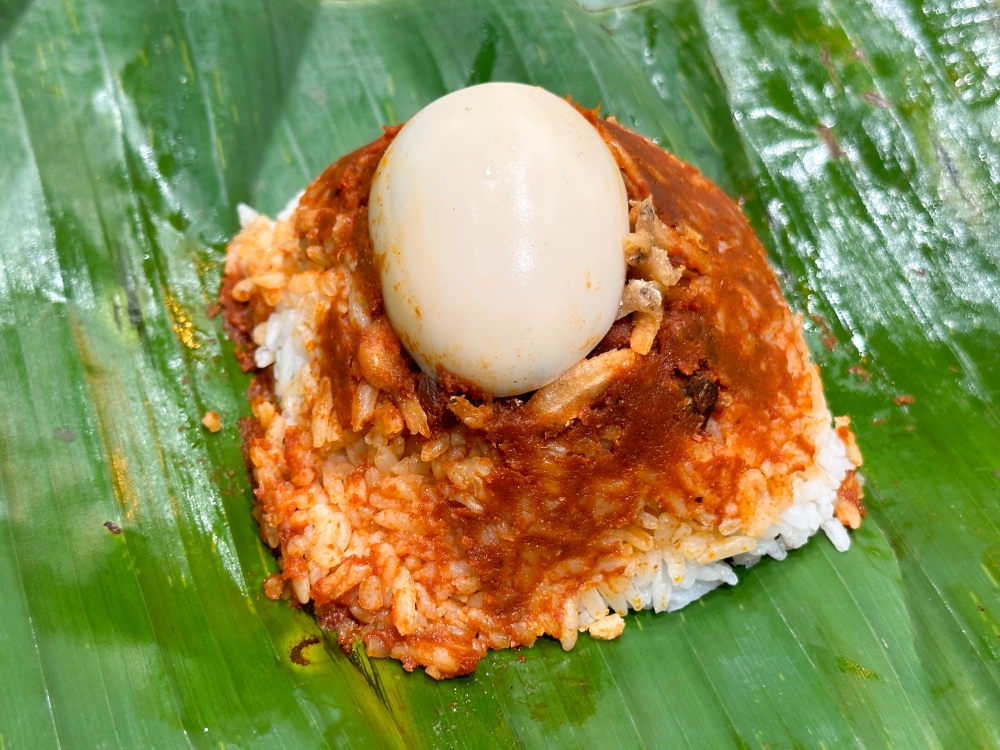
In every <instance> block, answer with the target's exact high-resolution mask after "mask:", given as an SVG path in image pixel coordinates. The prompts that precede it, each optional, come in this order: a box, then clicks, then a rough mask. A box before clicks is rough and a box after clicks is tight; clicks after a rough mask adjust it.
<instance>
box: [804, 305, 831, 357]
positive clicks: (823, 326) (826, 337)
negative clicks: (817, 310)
mask: <svg viewBox="0 0 1000 750" xmlns="http://www.w3.org/2000/svg"><path fill="white" fill-rule="evenodd" d="M809 317H810V318H811V319H812V321H813V322H814V323H815V324H816V325H818V326H819V340H820V343H821V344H823V348H824V349H826V350H827V351H831V352H832V351H833V350H834V349H836V348H837V337H836V336H835V335H834V334H833V331H831V330H830V325H829V323H827V322H826V319H825V318H824V317H823V316H822V315H818V314H813V315H810V316H809Z"/></svg>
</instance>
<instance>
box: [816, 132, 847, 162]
mask: <svg viewBox="0 0 1000 750" xmlns="http://www.w3.org/2000/svg"><path fill="white" fill-rule="evenodd" d="M816 132H817V133H818V134H819V139H820V140H821V141H823V144H824V145H825V146H826V149H827V151H829V152H830V158H831V159H839V158H840V157H842V156H843V155H844V152H843V151H841V150H840V146H839V145H838V144H837V139H836V138H835V137H834V135H833V131H832V130H830V128H828V127H827V126H826V125H817V126H816Z"/></svg>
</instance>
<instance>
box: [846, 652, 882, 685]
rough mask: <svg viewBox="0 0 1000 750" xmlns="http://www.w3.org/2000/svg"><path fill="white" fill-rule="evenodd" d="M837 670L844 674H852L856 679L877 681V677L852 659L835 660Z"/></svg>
mask: <svg viewBox="0 0 1000 750" xmlns="http://www.w3.org/2000/svg"><path fill="white" fill-rule="evenodd" d="M837 669H839V670H840V671H841V672H843V673H844V674H852V675H856V676H857V677H864V678H865V679H866V680H877V679H879V676H878V675H877V674H876V673H875V672H873V671H872V670H870V669H868V667H863V666H861V665H860V664H858V663H857V662H856V661H853V660H852V659H845V658H844V657H843V656H841V657H838V658H837Z"/></svg>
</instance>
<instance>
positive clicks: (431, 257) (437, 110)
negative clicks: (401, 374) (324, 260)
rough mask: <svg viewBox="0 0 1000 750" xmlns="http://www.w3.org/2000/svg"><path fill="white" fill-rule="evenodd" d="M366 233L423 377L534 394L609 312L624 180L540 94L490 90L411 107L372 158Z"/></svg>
mask: <svg viewBox="0 0 1000 750" xmlns="http://www.w3.org/2000/svg"><path fill="white" fill-rule="evenodd" d="M369 229H370V233H371V238H372V242H373V244H374V250H375V257H376V261H377V263H378V267H379V271H380V274H381V281H382V295H383V298H384V301H385V310H386V314H387V315H388V318H389V322H390V323H391V324H392V327H393V329H394V330H395V331H396V334H397V335H398V336H399V338H400V341H402V343H403V346H405V347H406V349H407V351H409V353H410V354H411V355H412V356H413V358H414V360H416V362H417V364H418V365H419V366H420V368H421V369H422V370H423V371H424V372H426V373H427V374H429V375H431V376H432V377H438V376H439V374H440V368H443V369H444V370H446V371H448V372H450V373H452V374H453V375H456V376H458V377H459V378H462V379H463V380H465V381H467V382H470V383H473V384H475V385H476V386H478V387H479V388H481V389H482V390H483V391H485V392H486V393H489V394H491V395H493V396H498V397H502V396H512V395H517V394H521V393H525V392H528V391H533V390H535V389H537V388H540V387H541V386H543V385H546V384H548V383H550V382H552V381H553V380H555V379H556V378H557V377H559V375H561V374H562V373H563V372H565V371H566V370H567V369H569V368H570V367H572V366H573V365H574V364H576V363H577V362H579V361H580V360H582V359H583V358H584V357H585V356H586V355H587V353H588V352H589V351H590V350H591V349H593V347H594V346H595V345H596V344H597V343H598V342H599V341H600V340H601V339H602V338H603V337H604V335H605V334H606V333H607V331H608V329H609V328H610V327H611V324H612V323H613V322H614V320H615V316H616V313H617V311H618V305H619V301H620V299H621V295H622V288H623V286H624V283H625V258H624V255H623V252H622V238H623V237H624V236H625V235H626V234H627V233H628V231H629V221H628V200H627V197H626V194H625V185H624V183H623V182H622V178H621V175H620V174H619V171H618V167H617V165H616V164H615V161H614V158H613V157H612V155H611V152H610V151H609V150H608V147H607V146H606V145H605V143H604V141H603V140H601V137H600V136H599V135H598V133H597V131H596V130H595V129H594V127H593V126H592V125H590V123H588V122H587V121H586V119H584V117H583V116H582V115H580V113H579V112H577V111H576V110H575V109H574V108H573V107H572V106H571V105H570V104H569V103H567V102H566V101H565V100H563V99H560V98H559V97H557V96H555V95H553V94H550V93H548V92H547V91H545V90H543V89H540V88H536V87H532V86H525V85H522V84H516V83H488V84H483V85H481V86H473V87H471V88H467V89H463V90H461V91H456V92H455V93H452V94H449V95H447V96H445V97H443V98H441V99H438V100H437V101H435V102H433V103H432V104H430V105H428V106H427V107H425V108H424V109H423V110H421V111H420V112H418V113H417V114H416V115H415V116H414V117H413V118H412V119H411V120H410V121H409V122H408V123H407V124H406V125H405V126H404V127H403V129H402V130H401V131H400V132H399V134H398V135H397V136H396V138H395V140H393V142H392V144H391V145H390V146H389V148H388V150H387V151H386V153H385V155H384V156H383V158H382V161H381V163H380V164H379V167H378V171H377V173H376V175H375V179H374V182H373V184H372V190H371V196H370V202H369Z"/></svg>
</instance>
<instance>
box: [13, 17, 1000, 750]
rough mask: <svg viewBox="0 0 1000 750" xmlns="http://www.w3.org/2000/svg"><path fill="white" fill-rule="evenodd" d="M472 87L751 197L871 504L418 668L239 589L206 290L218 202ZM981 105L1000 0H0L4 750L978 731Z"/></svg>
mask: <svg viewBox="0 0 1000 750" xmlns="http://www.w3.org/2000/svg"><path fill="white" fill-rule="evenodd" d="M487 80H513V81H523V82H528V83H533V84H538V85H541V86H544V87H546V88H548V89H549V90H551V91H553V92H555V93H557V94H559V95H568V96H571V97H572V98H573V99H574V100H575V101H577V102H580V103H581V104H584V105H586V106H596V105H598V104H600V105H601V107H602V112H604V113H613V114H615V115H616V116H617V117H618V119H619V120H620V121H621V122H623V123H624V124H626V125H627V126H629V127H632V128H634V129H636V130H638V131H640V132H642V133H643V134H645V135H647V136H649V137H651V138H653V139H655V140H656V141H657V142H659V143H660V144H662V145H663V146H665V147H667V148H669V149H670V150H672V151H673V152H675V153H676V154H678V155H679V156H681V157H682V158H684V159H686V160H688V161H691V162H692V163H694V164H695V165H696V166H698V167H699V168H700V169H701V170H702V171H703V172H704V173H705V174H707V175H708V176H709V177H711V178H712V179H713V180H715V181H716V182H717V183H718V184H720V185H721V186H722V187H723V189H724V190H726V191H727V192H728V193H729V194H730V195H731V196H733V197H734V198H738V199H740V200H741V201H742V202H743V205H744V211H745V212H746V214H747V216H748V217H749V218H750V220H751V222H752V223H753V225H754V227H755V229H756V230H757V232H758V234H759V235H760V237H761V238H762V241H763V242H764V244H765V245H766V246H767V247H768V250H769V252H770V253H771V258H772V261H773V262H774V264H775V266H776V268H777V269H778V272H779V276H780V279H781V282H782V285H783V288H784V291H785V293H786V295H787V297H788V299H789V301H790V303H791V304H792V307H793V309H795V310H797V311H800V312H802V313H803V314H804V316H805V320H806V324H807V335H808V338H809V343H810V346H811V348H812V351H813V354H814V356H815V358H816V359H817V361H818V362H819V363H820V365H821V369H822V373H823V379H824V382H825V384H826V388H827V394H828V398H829V401H830V404H831V407H832V409H833V411H834V413H837V414H845V413H846V414H850V415H851V416H852V417H853V418H854V424H855V427H856V431H857V434H858V439H859V442H860V445H861V447H862V450H863V451H864V454H865V459H866V463H865V466H864V475H865V478H866V480H867V486H866V487H867V489H866V492H867V504H868V510H869V515H868V518H867V520H866V521H865V523H864V525H863V526H862V527H861V529H860V530H859V531H857V532H855V533H854V535H853V539H854V544H853V546H852V548H851V550H850V551H849V552H847V553H846V554H838V553H837V552H835V551H834V550H833V548H832V547H831V545H830V544H829V543H828V542H827V541H826V540H825V539H820V538H817V539H815V540H814V541H813V542H812V543H811V544H809V545H808V546H807V547H805V548H803V549H802V550H800V551H796V552H794V553H792V554H791V555H790V556H789V559H788V560H786V561H785V562H782V563H775V562H774V561H764V562H761V563H760V564H758V565H757V566H755V567H753V568H751V569H749V570H745V571H744V570H742V569H739V571H738V572H739V575H740V578H741V581H740V583H739V585H738V586H736V587H733V588H728V587H726V588H724V589H720V590H717V591H715V592H713V593H712V594H710V595H709V596H707V597H706V598H704V599H702V600H700V601H698V602H696V603H695V604H693V605H691V606H689V607H688V608H686V609H684V610H682V611H681V612H678V613H674V614H669V615H653V614H650V613H648V612H647V613H641V614H639V615H636V616H630V617H629V618H628V626H627V628H626V630H625V633H624V634H623V635H622V637H621V638H620V639H618V640H617V641H613V642H609V643H598V642H595V641H593V640H590V639H589V638H588V637H583V638H581V639H580V642H579V643H578V645H577V647H576V649H575V650H574V651H573V652H571V653H564V652H563V651H562V650H561V649H560V648H559V646H558V644H557V643H555V642H553V641H550V640H543V641H541V642H539V643H538V644H537V645H536V646H535V647H534V648H532V649H528V650H523V651H519V652H510V651H508V652H503V653H496V654H491V655H490V656H489V657H488V658H486V659H485V660H484V661H483V663H482V664H481V665H480V667H479V669H478V671H477V672H476V673H475V674H474V675H472V676H470V677H466V678H460V679H454V680H450V681H445V682H434V681H433V680H431V679H430V678H428V677H427V676H426V675H424V674H422V673H413V674H407V673H405V672H404V671H403V670H402V668H401V667H400V666H399V665H398V664H397V663H395V662H389V661H385V660H369V659H368V658H367V657H366V656H365V654H364V652H363V650H355V652H354V653H353V654H352V655H350V656H347V655H345V654H344V653H343V652H342V651H341V650H340V648H339V646H338V645H337V644H336V642H335V639H333V638H331V637H330V636H329V635H328V634H326V633H324V632H323V631H321V630H320V629H319V628H318V627H317V625H316V623H315V621H314V620H313V619H312V618H311V617H310V616H309V615H307V614H306V613H304V612H302V611H297V610H293V609H291V608H290V607H288V606H287V604H286V603H283V602H278V603H276V602H271V601H269V600H267V599H266V598H265V597H263V595H262V593H263V592H262V588H261V581H262V579H263V578H265V577H266V576H267V575H269V574H270V573H271V572H273V571H274V570H275V569H276V565H275V560H274V558H273V556H272V555H271V554H270V552H269V551H268V549H267V548H266V546H265V545H264V544H263V543H262V542H261V540H260V538H259V536H258V534H257V528H256V524H255V522H254V520H253V518H252V516H251V512H250V510H251V500H252V498H251V495H250V489H249V486H248V483H247V478H246V475H245V471H244V468H243V462H242V458H241V454H240V436H239V432H238V428H237V420H238V418H239V417H240V416H242V415H245V414H246V413H247V412H248V409H247V406H246V403H245V399H244V397H243V392H244V390H245V388H246V386H247V382H248V381H247V378H246V376H244V375H243V374H242V373H241V372H240V370H239V367H238V366H237V363H236V361H235V359H234V357H233V353H232V347H231V345H230V344H228V343H227V341H226V338H225V336H224V334H223V332H222V329H221V325H220V321H219V320H218V319H211V318H210V317H209V314H208V309H209V306H210V305H211V304H212V302H213V301H214V297H215V293H216V290H217V287H218V283H219V279H220V273H221V263H222V260H223V257H224V251H225V243H226V241H227V238H229V237H230V236H232V234H233V233H234V231H235V230H236V229H237V221H236V210H235V207H236V204H237V203H238V202H240V201H243V202H247V203H249V204H251V205H253V206H254V207H256V208H258V209H260V210H262V211H267V212H272V213H273V212H275V211H278V210H280V208H281V207H282V206H283V205H284V203H285V202H286V201H287V199H288V198H289V197H290V196H291V195H293V194H294V193H295V192H297V191H298V190H299V189H300V188H302V187H303V186H304V185H305V184H306V183H307V182H308V181H310V180H311V179H312V178H313V177H314V176H315V175H316V174H318V173H319V172H320V171H321V170H322V169H323V168H324V167H325V166H326V165H327V164H328V163H329V162H331V161H332V160H334V159H335V158H336V157H337V156H339V155H340V154H342V153H345V152H347V151H349V150H351V149H353V148H355V147H357V146H359V145H361V144H363V143H365V142H367V141H369V140H371V139H372V138H374V137H375V136H376V135H378V133H379V132H380V130H379V128H380V126H381V125H385V124H391V123H397V122H401V121H403V120H405V119H406V118H407V117H409V116H410V115H411V114H413V113H414V112H415V111H417V110H418V109H419V108H420V107H422V106H423V105H425V104H427V103H428V102H430V101H432V100H433V99H435V98H437V97H439V96H441V95H443V94H445V93H446V92H448V91H452V90H455V89H457V88H460V87H462V86H465V85H468V84H472V83H477V82H482V81H487ZM998 95H1000V13H998V10H997V7H996V5H995V4H994V3H992V2H990V1H989V0H967V1H965V2H948V1H947V0H707V1H706V2H702V3H695V2H685V1H683V0H651V1H650V2H642V3H638V4H630V5H624V6H623V5H622V4H621V3H615V2H607V1H606V0H581V2H580V3H579V4H577V3H574V2H571V1H570V0H343V1H339V2H338V1H334V0H324V1H322V2H321V1H319V0H0V408H2V416H0V595H2V597H3V605H2V607H0V748H4V749H6V748H42V747H81V748H94V747H124V748H136V747H154V746H155V747H190V746H197V747H268V748H275V747H294V748H302V747H327V746H329V747H428V748H431V747H455V748H477V749H478V748H486V747H564V746H566V747H572V746H580V747H587V748H599V747H615V748H618V747H692V748H701V747H705V748H709V747H710V748H724V747H737V748H749V747H761V748H785V747H788V748H792V747H810V748H812V747H827V748H831V747H848V746H857V747H889V746H893V747H906V748H916V747H935V748H965V747H1000V621H998V620H1000V412H998V406H997V403H996V400H997V397H998V394H1000V388H998V386H1000V313H998V304H1000V233H998V232H997V227H998V226H1000V124H998V123H1000V109H998V108H1000V98H998ZM210 409H211V410H215V411H217V412H218V413H219V414H220V415H221V416H222V419H223V423H224V427H223V429H222V431H221V432H219V433H218V434H211V433H209V432H207V431H205V430H204V429H203V428H202V427H201V424H200V420H201V417H202V415H203V414H204V413H205V412H206V411H207V410H210Z"/></svg>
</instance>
